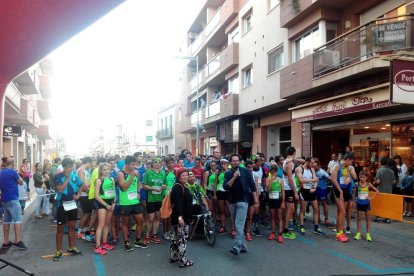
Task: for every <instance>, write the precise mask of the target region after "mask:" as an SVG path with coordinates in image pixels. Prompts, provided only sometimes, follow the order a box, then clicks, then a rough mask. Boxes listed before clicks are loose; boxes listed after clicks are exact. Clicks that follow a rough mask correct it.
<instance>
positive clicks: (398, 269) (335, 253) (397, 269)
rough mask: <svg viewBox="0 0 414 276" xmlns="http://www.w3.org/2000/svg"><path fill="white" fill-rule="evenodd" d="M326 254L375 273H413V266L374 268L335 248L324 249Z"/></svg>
mask: <svg viewBox="0 0 414 276" xmlns="http://www.w3.org/2000/svg"><path fill="white" fill-rule="evenodd" d="M325 252H326V253H327V254H329V255H332V256H335V257H337V258H340V259H342V260H345V261H347V262H349V263H351V264H354V265H356V266H359V267H361V268H363V269H366V270H369V271H371V272H373V273H376V274H395V273H414V267H394V268H385V269H381V268H376V267H374V266H372V265H369V264H366V263H364V262H362V261H359V260H356V259H353V258H351V257H349V256H347V255H344V254H342V253H339V252H338V251H335V250H327V251H325Z"/></svg>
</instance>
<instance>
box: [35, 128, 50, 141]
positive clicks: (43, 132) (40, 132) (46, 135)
mask: <svg viewBox="0 0 414 276" xmlns="http://www.w3.org/2000/svg"><path fill="white" fill-rule="evenodd" d="M37 136H39V138H41V139H43V140H48V139H52V137H51V136H50V132H49V126H48V125H39V128H38V129H37Z"/></svg>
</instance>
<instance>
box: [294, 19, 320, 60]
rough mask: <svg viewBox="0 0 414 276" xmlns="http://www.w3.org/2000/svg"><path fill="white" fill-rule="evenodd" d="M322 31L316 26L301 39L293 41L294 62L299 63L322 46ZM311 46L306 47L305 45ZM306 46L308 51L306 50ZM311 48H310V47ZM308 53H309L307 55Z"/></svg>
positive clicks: (303, 34) (301, 36) (302, 35)
mask: <svg viewBox="0 0 414 276" xmlns="http://www.w3.org/2000/svg"><path fill="white" fill-rule="evenodd" d="M323 31H324V30H321V28H320V26H319V25H316V26H314V27H313V28H312V29H310V30H308V31H306V32H304V33H302V34H301V35H300V36H299V37H297V38H296V39H295V40H293V41H292V62H297V61H299V60H301V59H303V58H304V57H306V56H308V55H311V54H312V53H313V51H314V50H315V49H316V48H318V47H319V46H321V45H322V44H323V43H324V42H323V41H322V37H321V33H322V32H323ZM309 43H310V44H311V45H305V44H309ZM305 46H306V47H307V49H305ZM309 46H310V47H309ZM306 51H309V53H307V52H306Z"/></svg>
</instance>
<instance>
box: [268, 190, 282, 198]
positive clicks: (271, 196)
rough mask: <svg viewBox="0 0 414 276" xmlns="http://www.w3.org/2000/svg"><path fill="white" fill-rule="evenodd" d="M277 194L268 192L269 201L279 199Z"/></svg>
mask: <svg viewBox="0 0 414 276" xmlns="http://www.w3.org/2000/svg"><path fill="white" fill-rule="evenodd" d="M279 196H280V193H279V192H269V199H279Z"/></svg>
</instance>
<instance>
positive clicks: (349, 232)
mask: <svg viewBox="0 0 414 276" xmlns="http://www.w3.org/2000/svg"><path fill="white" fill-rule="evenodd" d="M345 234H347V235H351V228H349V227H347V228H346V231H345Z"/></svg>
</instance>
